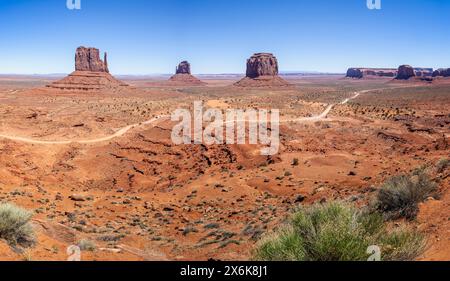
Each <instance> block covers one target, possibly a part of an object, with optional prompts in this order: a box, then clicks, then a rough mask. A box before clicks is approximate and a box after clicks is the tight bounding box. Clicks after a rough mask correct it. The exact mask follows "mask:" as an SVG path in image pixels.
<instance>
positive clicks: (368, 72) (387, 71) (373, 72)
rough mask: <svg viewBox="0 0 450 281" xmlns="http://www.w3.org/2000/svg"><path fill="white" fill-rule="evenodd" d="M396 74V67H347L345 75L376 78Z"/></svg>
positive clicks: (358, 77) (392, 76)
mask: <svg viewBox="0 0 450 281" xmlns="http://www.w3.org/2000/svg"><path fill="white" fill-rule="evenodd" d="M396 75H397V69H393V68H349V69H348V70H347V75H346V77H348V78H357V79H361V78H376V77H391V78H394V77H395V76H396Z"/></svg>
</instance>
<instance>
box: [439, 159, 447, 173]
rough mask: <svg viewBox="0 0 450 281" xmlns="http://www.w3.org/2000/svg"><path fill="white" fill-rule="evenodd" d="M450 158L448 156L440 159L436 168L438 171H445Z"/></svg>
mask: <svg viewBox="0 0 450 281" xmlns="http://www.w3.org/2000/svg"><path fill="white" fill-rule="evenodd" d="M449 163H450V160H449V159H448V158H442V159H440V160H439V161H438V162H437V164H436V170H437V172H438V173H443V172H444V171H445V170H446V169H447V168H448V167H449V166H450V165H449Z"/></svg>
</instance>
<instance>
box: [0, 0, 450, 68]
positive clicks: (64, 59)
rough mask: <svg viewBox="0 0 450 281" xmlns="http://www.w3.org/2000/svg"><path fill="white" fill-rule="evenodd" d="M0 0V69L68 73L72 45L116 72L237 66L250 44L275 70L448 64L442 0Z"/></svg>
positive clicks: (449, 26) (447, 16)
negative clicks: (75, 6) (95, 52)
mask: <svg viewBox="0 0 450 281" xmlns="http://www.w3.org/2000/svg"><path fill="white" fill-rule="evenodd" d="M81 4H82V9H81V10H68V9H67V8H66V0H39V1H37V0H0V73H17V74H35V73H39V74H49V73H69V72H71V71H72V70H73V68H74V62H73V60H74V53H75V49H76V47H78V46H81V45H83V46H92V47H97V48H99V49H100V50H101V51H107V52H108V60H109V63H110V70H111V72H112V73H115V74H155V73H172V72H173V71H174V70H175V66H176V65H177V64H178V62H179V61H181V60H184V59H186V60H189V61H190V62H191V64H192V68H193V72H194V73H205V74H206V73H243V72H244V71H245V61H246V59H247V58H248V57H249V56H250V55H251V54H253V53H255V52H272V53H274V54H275V55H276V56H277V57H278V60H279V63H280V70H281V71H298V70H303V71H305V70H307V71H322V72H345V71H346V69H347V68H348V67H351V66H367V67H397V66H398V65H400V64H411V65H414V66H417V67H434V68H437V67H450V52H449V46H450V1H449V0H382V9H381V10H369V9H367V7H366V0H81Z"/></svg>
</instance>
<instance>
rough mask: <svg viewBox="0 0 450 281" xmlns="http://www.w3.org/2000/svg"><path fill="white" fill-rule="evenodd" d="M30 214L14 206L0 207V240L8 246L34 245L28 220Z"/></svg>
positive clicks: (5, 205) (3, 205) (2, 205)
mask: <svg viewBox="0 0 450 281" xmlns="http://www.w3.org/2000/svg"><path fill="white" fill-rule="evenodd" d="M31 217H32V213H31V212H29V211H27V210H24V209H22V208H20V207H17V206H16V205H14V204H9V203H7V204H1V205H0V238H1V239H5V240H6V241H7V242H8V243H9V244H10V245H13V246H15V245H20V246H24V247H29V246H31V245H33V244H34V232H33V228H32V226H31V224H30V223H29V222H30V219H31Z"/></svg>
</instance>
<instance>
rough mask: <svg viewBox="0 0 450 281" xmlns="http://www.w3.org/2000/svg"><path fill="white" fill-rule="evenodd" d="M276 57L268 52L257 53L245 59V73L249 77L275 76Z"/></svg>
mask: <svg viewBox="0 0 450 281" xmlns="http://www.w3.org/2000/svg"><path fill="white" fill-rule="evenodd" d="M277 75H278V61H277V58H276V57H275V56H274V55H272V54H269V53H257V54H254V55H253V56H252V57H251V58H249V59H248V60H247V73H246V76H247V77H249V78H257V77H260V76H277Z"/></svg>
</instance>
